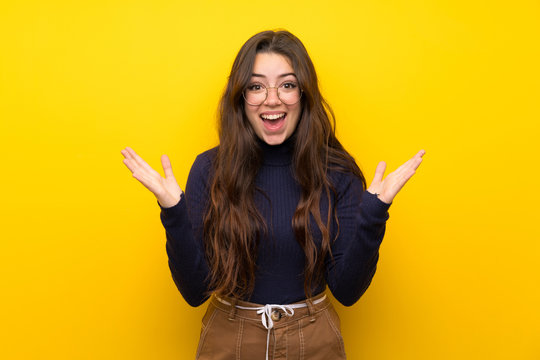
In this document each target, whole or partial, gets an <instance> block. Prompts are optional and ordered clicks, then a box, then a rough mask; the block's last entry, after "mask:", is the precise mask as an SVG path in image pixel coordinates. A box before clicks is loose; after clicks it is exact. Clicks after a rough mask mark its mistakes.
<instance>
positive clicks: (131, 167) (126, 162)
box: [122, 158, 137, 173]
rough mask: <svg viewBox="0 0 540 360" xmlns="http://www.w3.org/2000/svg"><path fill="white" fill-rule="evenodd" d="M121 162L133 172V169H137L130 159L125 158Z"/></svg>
mask: <svg viewBox="0 0 540 360" xmlns="http://www.w3.org/2000/svg"><path fill="white" fill-rule="evenodd" d="M122 162H123V163H124V165H126V167H127V168H128V169H129V170H130V171H131V173H134V172H135V170H137V167H136V166H134V165H133V161H132V160H131V159H128V158H125V159H124V160H123V161H122Z"/></svg>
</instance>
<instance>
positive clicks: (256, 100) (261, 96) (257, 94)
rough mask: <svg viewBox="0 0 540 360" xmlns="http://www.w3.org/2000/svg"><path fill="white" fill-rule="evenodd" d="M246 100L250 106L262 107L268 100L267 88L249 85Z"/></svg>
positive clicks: (245, 95) (259, 85) (260, 85)
mask: <svg viewBox="0 0 540 360" xmlns="http://www.w3.org/2000/svg"><path fill="white" fill-rule="evenodd" d="M244 99H246V102H247V103H248V104H250V105H261V104H262V103H263V102H264V100H266V87H264V85H262V84H253V85H249V86H248V88H247V89H246V90H245V91H244Z"/></svg>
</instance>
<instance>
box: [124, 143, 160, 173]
mask: <svg viewBox="0 0 540 360" xmlns="http://www.w3.org/2000/svg"><path fill="white" fill-rule="evenodd" d="M126 150H127V151H128V152H129V154H130V155H131V157H132V158H133V160H134V161H135V162H136V163H137V164H139V165H140V166H141V167H142V168H143V169H145V170H146V171H148V172H150V173H151V174H152V175H156V174H158V172H157V171H155V170H154V169H152V167H151V166H150V165H148V163H147V162H146V161H144V160H143V158H142V157H140V156H139V155H138V154H137V153H136V152H135V151H134V150H133V149H132V148H130V147H126ZM158 175H159V174H158Z"/></svg>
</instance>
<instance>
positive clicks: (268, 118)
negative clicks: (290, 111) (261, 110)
mask: <svg viewBox="0 0 540 360" xmlns="http://www.w3.org/2000/svg"><path fill="white" fill-rule="evenodd" d="M283 116H285V113H281V114H276V115H261V117H262V118H263V119H266V120H276V119H279V118H280V117H283Z"/></svg>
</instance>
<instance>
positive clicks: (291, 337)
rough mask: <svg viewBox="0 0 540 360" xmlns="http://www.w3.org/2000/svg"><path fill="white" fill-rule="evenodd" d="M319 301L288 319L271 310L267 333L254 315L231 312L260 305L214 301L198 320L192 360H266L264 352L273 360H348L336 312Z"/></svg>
mask: <svg viewBox="0 0 540 360" xmlns="http://www.w3.org/2000/svg"><path fill="white" fill-rule="evenodd" d="M323 296H324V294H319V295H317V296H314V297H313V298H310V299H307V300H306V301H304V303H307V305H308V306H307V307H303V308H295V309H294V315H292V316H287V315H286V314H285V311H284V310H283V309H279V308H274V310H273V312H272V316H271V319H272V321H273V327H272V328H271V329H270V331H269V330H268V329H267V328H265V326H264V325H263V322H262V318H261V314H257V311H256V310H246V309H239V308H237V307H236V306H235V305H237V306H241V307H249V308H256V307H263V306H264V305H261V304H254V303H250V302H245V301H235V300H234V299H232V298H222V299H221V300H222V301H220V299H219V298H217V297H216V296H215V295H213V296H212V297H211V300H210V303H209V305H208V309H207V311H206V314H205V315H204V317H203V320H202V329H201V336H200V340H199V346H198V349H197V356H196V359H198V360H210V359H212V360H264V359H266V353H267V351H268V359H271V360H278V359H279V360H281V359H288V360H291V359H294V360H323V359H324V360H326V359H336V360H339V359H346V356H345V348H344V346H343V338H342V337H341V329H340V320H339V316H338V314H337V313H336V311H335V310H334V307H333V306H332V304H331V303H330V301H329V300H328V299H327V298H325V299H324V300H323V301H321V302H319V303H315V304H314V302H317V300H318V299H321V298H322V297H323ZM223 301H224V302H225V303H224V302H223ZM298 304H300V303H298ZM289 315H290V312H289ZM267 319H268V318H267ZM267 326H268V321H267ZM268 334H270V335H268ZM268 336H269V337H268ZM267 340H269V341H268V349H267Z"/></svg>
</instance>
